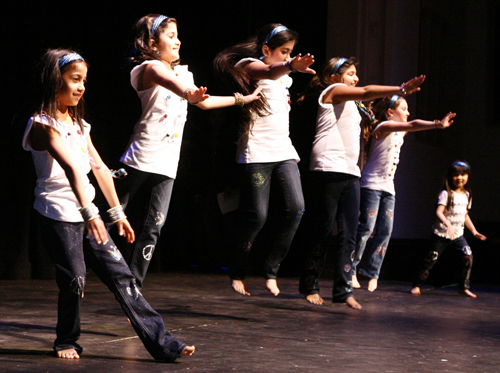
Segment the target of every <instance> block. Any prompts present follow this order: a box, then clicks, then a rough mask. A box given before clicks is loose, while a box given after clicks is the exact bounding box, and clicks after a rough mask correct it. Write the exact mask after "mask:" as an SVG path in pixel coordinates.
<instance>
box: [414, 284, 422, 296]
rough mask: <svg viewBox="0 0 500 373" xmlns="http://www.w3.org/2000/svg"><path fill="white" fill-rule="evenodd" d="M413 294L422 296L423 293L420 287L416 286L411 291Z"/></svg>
mask: <svg viewBox="0 0 500 373" xmlns="http://www.w3.org/2000/svg"><path fill="white" fill-rule="evenodd" d="M411 294H412V295H420V294H422V293H421V292H420V288H419V287H418V286H415V287H414V288H412V289H411Z"/></svg>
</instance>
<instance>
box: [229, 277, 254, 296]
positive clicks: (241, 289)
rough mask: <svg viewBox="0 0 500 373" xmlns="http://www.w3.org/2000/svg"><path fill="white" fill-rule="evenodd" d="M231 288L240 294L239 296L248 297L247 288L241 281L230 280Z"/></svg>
mask: <svg viewBox="0 0 500 373" xmlns="http://www.w3.org/2000/svg"><path fill="white" fill-rule="evenodd" d="M231 286H232V287H233V289H234V291H235V292H237V293H240V294H241V295H247V296H249V295H250V293H249V292H248V291H247V287H246V286H245V282H243V281H242V280H231Z"/></svg>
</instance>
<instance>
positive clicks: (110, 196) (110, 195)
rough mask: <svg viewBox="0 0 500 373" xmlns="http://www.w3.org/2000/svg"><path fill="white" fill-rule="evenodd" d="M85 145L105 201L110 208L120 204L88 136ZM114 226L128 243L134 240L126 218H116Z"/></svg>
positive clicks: (111, 178)
mask: <svg viewBox="0 0 500 373" xmlns="http://www.w3.org/2000/svg"><path fill="white" fill-rule="evenodd" d="M87 146H88V149H89V155H90V157H91V159H92V162H91V163H90V166H91V167H92V172H93V173H94V176H95V178H96V180H97V183H98V184H99V188H101V191H102V193H103V195H104V197H105V198H106V201H107V202H108V204H109V206H110V208H115V207H118V206H121V203H120V200H119V199H118V195H117V194H116V190H115V184H114V181H113V177H112V176H111V173H110V171H109V169H108V167H107V166H106V165H105V164H104V162H103V161H102V159H101V157H100V156H99V153H98V152H97V150H96V149H95V147H94V144H93V143H92V139H91V138H90V136H88V137H87ZM116 226H117V227H118V234H119V235H120V236H125V237H126V238H127V241H128V242H129V243H132V242H134V240H135V233H134V230H133V229H132V227H131V226H130V223H129V222H128V220H127V219H126V218H123V219H121V220H118V221H117V222H116Z"/></svg>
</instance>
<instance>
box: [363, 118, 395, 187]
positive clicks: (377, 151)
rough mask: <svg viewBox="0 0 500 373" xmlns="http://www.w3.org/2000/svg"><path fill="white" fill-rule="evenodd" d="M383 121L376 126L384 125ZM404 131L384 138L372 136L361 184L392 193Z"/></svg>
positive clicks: (392, 133)
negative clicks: (379, 138) (378, 138)
mask: <svg viewBox="0 0 500 373" xmlns="http://www.w3.org/2000/svg"><path fill="white" fill-rule="evenodd" d="M384 123H387V122H382V123H380V124H379V125H378V126H377V127H376V128H378V127H380V126H382V125H384ZM404 134H405V133H404V132H391V133H389V134H388V135H387V136H386V137H385V138H384V139H383V140H375V139H374V138H372V143H371V145H370V151H369V153H368V160H367V161H366V165H365V167H364V169H363V172H362V173H361V180H360V186H361V188H367V189H372V190H381V191H384V192H387V193H390V194H392V195H395V194H396V190H395V188H394V175H395V173H396V169H397V167H398V164H399V154H400V151H401V146H403V143H404Z"/></svg>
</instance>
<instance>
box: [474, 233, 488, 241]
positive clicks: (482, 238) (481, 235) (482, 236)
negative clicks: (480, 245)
mask: <svg viewBox="0 0 500 373" xmlns="http://www.w3.org/2000/svg"><path fill="white" fill-rule="evenodd" d="M474 237H476V238H479V239H480V240H481V241H486V236H485V235H484V234H481V233H479V232H476V233H474Z"/></svg>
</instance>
